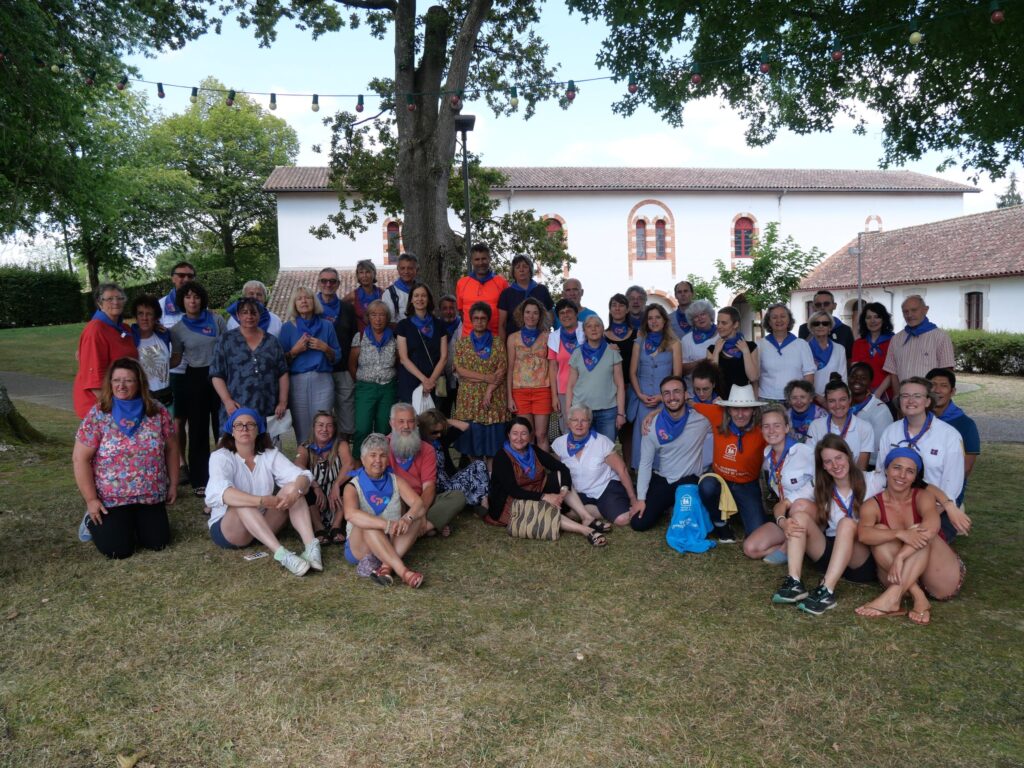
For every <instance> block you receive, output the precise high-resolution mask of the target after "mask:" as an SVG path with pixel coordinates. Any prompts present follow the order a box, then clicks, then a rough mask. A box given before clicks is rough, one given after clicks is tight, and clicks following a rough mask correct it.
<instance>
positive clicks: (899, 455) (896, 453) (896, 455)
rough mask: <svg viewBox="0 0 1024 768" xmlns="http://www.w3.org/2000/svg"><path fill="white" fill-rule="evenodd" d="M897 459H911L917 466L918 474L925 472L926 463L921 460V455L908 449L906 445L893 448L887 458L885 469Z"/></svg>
mask: <svg viewBox="0 0 1024 768" xmlns="http://www.w3.org/2000/svg"><path fill="white" fill-rule="evenodd" d="M896 459H910V460H911V461H912V462H914V464H916V465H917V474H921V473H922V472H923V471H924V461H922V460H921V454H919V453H918V452H917V451H915V450H914V449H913V448H907V447H906V446H905V445H900V446H897V447H896V448H893V449H892V450H891V451H889V453H888V454H887V455H886V457H885V468H886V469H888V468H889V465H890V464H892V463H893V462H894V461H895V460H896Z"/></svg>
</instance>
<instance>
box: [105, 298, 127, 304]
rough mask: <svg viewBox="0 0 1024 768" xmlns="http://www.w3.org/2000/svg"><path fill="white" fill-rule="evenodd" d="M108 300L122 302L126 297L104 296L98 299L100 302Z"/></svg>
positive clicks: (115, 302) (116, 302)
mask: <svg viewBox="0 0 1024 768" xmlns="http://www.w3.org/2000/svg"><path fill="white" fill-rule="evenodd" d="M108 301H109V302H112V303H114V304H118V303H120V304H124V303H125V302H126V301H127V299H126V298H125V297H124V296H104V297H103V298H102V299H100V303H101V304H102V303H104V302H108Z"/></svg>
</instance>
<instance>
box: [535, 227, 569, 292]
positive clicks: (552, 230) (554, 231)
mask: <svg viewBox="0 0 1024 768" xmlns="http://www.w3.org/2000/svg"><path fill="white" fill-rule="evenodd" d="M540 220H541V221H543V222H544V228H545V229H546V230H547V233H548V236H549V237H555V236H561V238H562V245H564V246H565V248H566V249H568V248H569V229H568V227H566V224H565V219H563V218H562V217H561V216H559V215H558V214H557V213H547V214H544V215H543V216H541V217H540ZM537 274H538V275H539V274H540V264H538V265H537ZM562 277H569V262H564V263H563V264H562Z"/></svg>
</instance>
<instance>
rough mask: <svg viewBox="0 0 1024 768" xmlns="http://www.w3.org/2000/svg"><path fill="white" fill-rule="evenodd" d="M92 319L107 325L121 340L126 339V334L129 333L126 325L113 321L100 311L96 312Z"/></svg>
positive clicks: (129, 330)
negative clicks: (119, 335)
mask: <svg viewBox="0 0 1024 768" xmlns="http://www.w3.org/2000/svg"><path fill="white" fill-rule="evenodd" d="M92 319H93V320H99V321H100V322H101V323H103V324H104V325H109V326H110V327H111V328H113V329H114V330H115V331H117V332H118V333H119V334H121V338H122V339H125V338H127V337H128V334H129V333H131V329H130V328H129V327H128V326H127V325H125V324H124V323H120V322H117V321H115V320H114V319H113V318H112V317H111V316H110V315H108V314H107V313H106V312H104V311H103V310H101V309H97V310H96V312H95V313H94V314H93V316H92Z"/></svg>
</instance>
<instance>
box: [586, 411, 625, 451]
mask: <svg viewBox="0 0 1024 768" xmlns="http://www.w3.org/2000/svg"><path fill="white" fill-rule="evenodd" d="M593 414H594V419H593V421H592V422H591V427H593V429H594V431H595V432H597V434H599V435H604V436H605V437H607V438H608V439H609V440H611V441H612V442H613V443H614V442H615V417H616V416H618V415H619V409H618V408H602V409H601V410H600V411H593Z"/></svg>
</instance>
